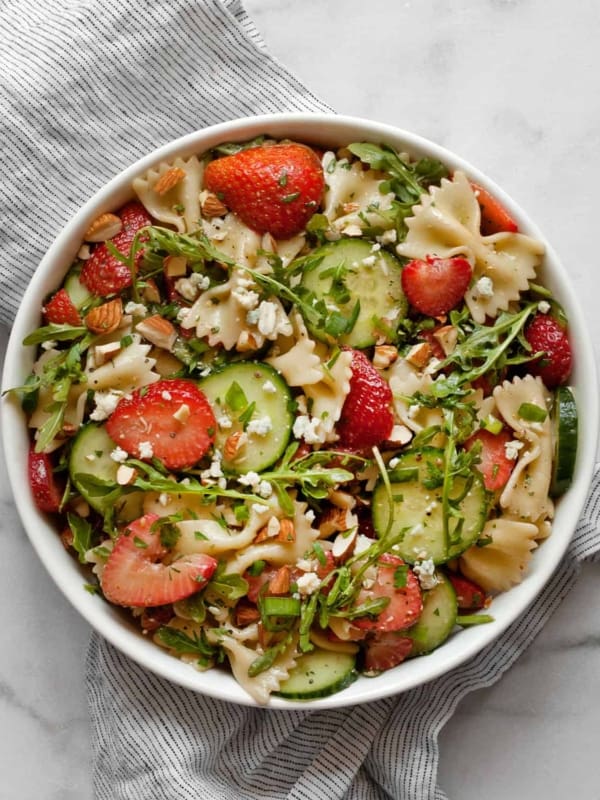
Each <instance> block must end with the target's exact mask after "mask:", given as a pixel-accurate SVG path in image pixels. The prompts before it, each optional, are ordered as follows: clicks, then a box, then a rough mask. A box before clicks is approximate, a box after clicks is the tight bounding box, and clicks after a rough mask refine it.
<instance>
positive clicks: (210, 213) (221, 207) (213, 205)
mask: <svg viewBox="0 0 600 800" xmlns="http://www.w3.org/2000/svg"><path fill="white" fill-rule="evenodd" d="M202 194H203V197H202V198H201V200H200V203H201V205H200V208H201V209H202V216H203V217H207V218H208V219H211V218H212V217H222V216H224V215H225V214H226V213H227V212H228V210H229V209H228V208H227V206H226V205H225V203H223V201H222V200H220V199H219V198H218V197H217V195H216V194H214V193H213V192H203V193H202Z"/></svg>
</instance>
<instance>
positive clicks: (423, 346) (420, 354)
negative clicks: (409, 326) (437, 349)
mask: <svg viewBox="0 0 600 800" xmlns="http://www.w3.org/2000/svg"><path fill="white" fill-rule="evenodd" d="M430 358H431V345H430V344H429V343H428V342H421V343H420V344H416V345H414V347H411V348H410V350H409V352H408V354H407V356H406V360H407V361H408V363H409V364H412V365H413V367H424V366H425V364H427V362H428V361H429V359H430Z"/></svg>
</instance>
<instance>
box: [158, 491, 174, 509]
mask: <svg viewBox="0 0 600 800" xmlns="http://www.w3.org/2000/svg"><path fill="white" fill-rule="evenodd" d="M158 502H159V505H161V506H162V507H163V508H166V507H167V506H168V505H169V503H170V502H171V498H170V497H169V495H168V494H167V493H166V492H161V493H160V494H159V495H158Z"/></svg>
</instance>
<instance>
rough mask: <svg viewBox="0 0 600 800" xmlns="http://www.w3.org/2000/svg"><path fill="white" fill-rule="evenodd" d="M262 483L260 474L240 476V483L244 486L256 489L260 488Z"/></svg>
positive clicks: (250, 473) (251, 473) (249, 473)
mask: <svg viewBox="0 0 600 800" xmlns="http://www.w3.org/2000/svg"><path fill="white" fill-rule="evenodd" d="M260 481H261V478H260V475H259V474H258V472H252V471H250V472H246V473H245V474H244V475H238V483H241V484H242V486H251V487H252V488H253V489H255V488H256V487H257V486H259V484H260Z"/></svg>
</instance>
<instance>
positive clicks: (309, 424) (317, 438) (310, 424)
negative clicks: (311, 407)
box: [293, 414, 324, 444]
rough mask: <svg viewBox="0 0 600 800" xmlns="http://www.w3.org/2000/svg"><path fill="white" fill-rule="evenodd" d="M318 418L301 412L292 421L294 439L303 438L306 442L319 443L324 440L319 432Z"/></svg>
mask: <svg viewBox="0 0 600 800" xmlns="http://www.w3.org/2000/svg"><path fill="white" fill-rule="evenodd" d="M318 428H319V420H318V419H317V418H316V417H313V418H312V419H311V417H309V416H305V415H304V414H301V415H300V416H298V417H296V419H295V421H294V427H293V433H294V436H295V437H296V439H304V441H305V442H306V443H307V444H319V443H322V442H323V441H324V439H323V435H322V434H321V433H320V432H319V430H318Z"/></svg>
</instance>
